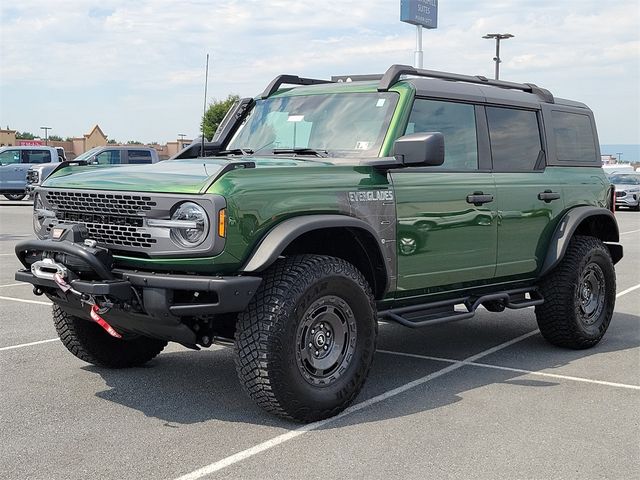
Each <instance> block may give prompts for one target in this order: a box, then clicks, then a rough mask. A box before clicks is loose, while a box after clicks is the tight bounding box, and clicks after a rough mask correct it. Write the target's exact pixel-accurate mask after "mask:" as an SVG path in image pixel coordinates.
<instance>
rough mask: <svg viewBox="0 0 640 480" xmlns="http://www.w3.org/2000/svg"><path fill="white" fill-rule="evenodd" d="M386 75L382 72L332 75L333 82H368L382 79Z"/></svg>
mask: <svg viewBox="0 0 640 480" xmlns="http://www.w3.org/2000/svg"><path fill="white" fill-rule="evenodd" d="M383 76H384V75H383V74H381V73H374V74H371V75H332V76H331V81H332V82H366V81H371V80H382V77H383Z"/></svg>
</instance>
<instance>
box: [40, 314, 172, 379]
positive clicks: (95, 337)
mask: <svg viewBox="0 0 640 480" xmlns="http://www.w3.org/2000/svg"><path fill="white" fill-rule="evenodd" d="M53 322H54V325H55V327H56V331H57V332H58V336H59V337H60V340H62V344H63V345H64V346H65V347H67V350H69V351H70V352H71V353H73V354H74V355H75V356H76V357H78V358H79V359H80V360H83V361H85V362H87V363H91V364H93V365H96V366H99V367H107V368H128V367H138V366H140V365H143V364H145V363H147V362H148V361H149V360H151V359H152V358H154V357H155V356H156V355H158V354H159V353H160V352H161V351H162V350H163V349H164V347H166V346H167V342H165V341H163V340H156V339H155V338H149V337H144V336H142V335H125V336H124V338H122V339H119V338H114V337H112V336H110V335H109V334H108V333H107V332H105V331H104V330H103V329H102V327H100V326H99V325H98V324H97V323H94V322H92V321H89V320H84V319H82V318H78V317H75V316H73V315H69V314H68V313H66V312H65V311H64V310H62V309H61V308H60V307H59V306H58V305H54V306H53Z"/></svg>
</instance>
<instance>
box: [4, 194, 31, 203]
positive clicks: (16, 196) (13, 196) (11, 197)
mask: <svg viewBox="0 0 640 480" xmlns="http://www.w3.org/2000/svg"><path fill="white" fill-rule="evenodd" d="M26 196H27V194H26V193H5V194H4V198H6V199H7V200H11V201H13V202H19V201H20V200H22V199H24V197H26Z"/></svg>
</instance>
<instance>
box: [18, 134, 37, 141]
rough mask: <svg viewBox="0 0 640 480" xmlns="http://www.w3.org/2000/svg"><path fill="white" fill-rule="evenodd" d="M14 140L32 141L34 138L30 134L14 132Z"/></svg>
mask: <svg viewBox="0 0 640 480" xmlns="http://www.w3.org/2000/svg"><path fill="white" fill-rule="evenodd" d="M16 138H18V139H20V140H33V139H34V138H36V136H35V135H34V134H33V133H31V132H16Z"/></svg>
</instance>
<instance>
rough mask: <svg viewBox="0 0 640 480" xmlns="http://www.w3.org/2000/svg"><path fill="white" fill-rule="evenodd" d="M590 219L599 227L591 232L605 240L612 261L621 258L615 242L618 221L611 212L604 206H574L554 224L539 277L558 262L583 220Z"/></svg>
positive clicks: (620, 249)
mask: <svg viewBox="0 0 640 480" xmlns="http://www.w3.org/2000/svg"><path fill="white" fill-rule="evenodd" d="M590 220H595V221H597V225H598V226H599V228H597V231H594V232H591V233H592V234H595V235H596V236H597V237H598V238H600V240H602V241H603V242H605V245H606V246H607V248H608V249H609V253H610V254H611V257H612V259H613V263H617V262H618V261H619V260H620V259H621V258H622V246H621V245H618V244H617V242H619V241H620V233H619V231H618V223H617V222H616V218H615V216H614V215H613V213H612V212H611V211H610V210H607V209H606V208H599V207H589V206H582V207H575V208H572V209H571V210H569V211H568V212H567V213H565V214H564V216H563V217H562V219H561V220H560V223H558V225H557V226H556V229H555V231H554V232H553V236H552V238H551V241H550V243H549V247H548V248H547V255H546V257H545V260H544V263H543V264H542V269H541V270H540V273H539V276H540V277H542V276H543V275H545V274H547V273H549V272H550V271H551V270H553V269H554V268H555V267H556V265H558V263H560V261H561V260H562V259H563V258H564V255H565V253H566V251H567V247H568V246H569V241H570V240H571V238H572V237H573V235H574V234H575V233H576V232H577V230H578V229H579V228H580V226H581V225H583V224H584V223H585V221H587V222H588V221H590ZM607 242H614V243H607Z"/></svg>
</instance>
